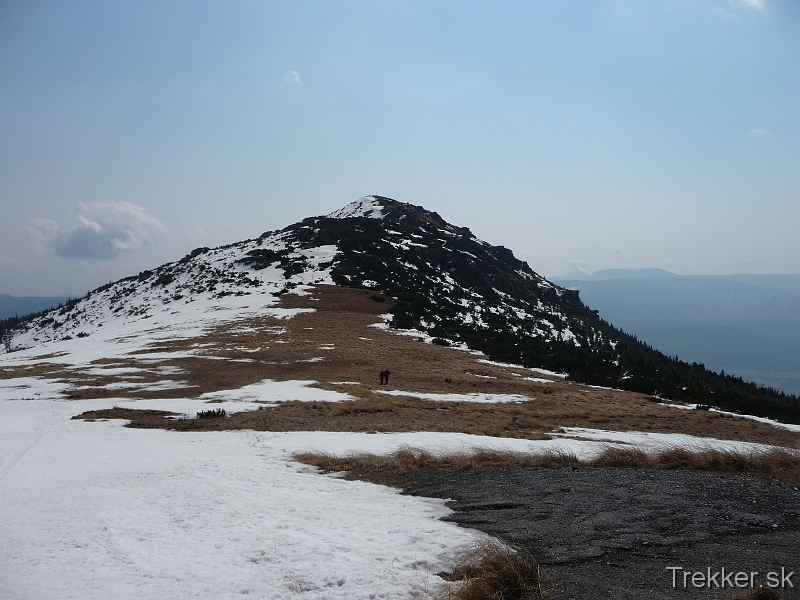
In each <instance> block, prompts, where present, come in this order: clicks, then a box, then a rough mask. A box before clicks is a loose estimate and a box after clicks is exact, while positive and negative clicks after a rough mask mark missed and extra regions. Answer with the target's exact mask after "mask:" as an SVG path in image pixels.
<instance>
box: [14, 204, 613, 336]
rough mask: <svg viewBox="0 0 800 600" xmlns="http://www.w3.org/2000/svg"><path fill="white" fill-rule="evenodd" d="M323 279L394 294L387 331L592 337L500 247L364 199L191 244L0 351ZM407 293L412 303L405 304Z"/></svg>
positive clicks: (256, 298) (267, 298) (261, 300)
mask: <svg viewBox="0 0 800 600" xmlns="http://www.w3.org/2000/svg"><path fill="white" fill-rule="evenodd" d="M365 218H366V219H369V221H365V220H364V219H365ZM334 281H335V282H336V283H338V284H340V285H346V286H357V287H365V288H374V289H376V290H380V291H382V292H383V293H385V294H388V295H391V296H393V297H396V298H398V300H399V303H400V305H401V307H403V306H407V307H408V310H406V311H397V312H395V315H396V316H395V319H396V321H397V323H396V325H399V326H405V327H416V328H419V329H421V330H425V331H428V332H431V333H432V334H442V335H443V338H442V339H444V336H446V337H449V338H450V339H449V340H448V343H450V342H459V341H461V340H460V339H459V338H460V337H461V336H460V335H459V334H458V333H457V332H456V331H450V330H449V329H447V328H446V327H443V322H444V321H445V320H448V321H454V322H457V323H458V324H459V325H461V326H463V327H466V328H467V329H469V330H471V331H474V332H486V331H489V330H491V329H493V328H495V329H496V328H497V327H498V326H503V327H508V328H511V330H513V331H519V332H524V333H525V334H526V335H530V336H536V337H541V338H543V339H546V340H559V341H564V342H569V343H572V344H575V345H576V346H578V345H582V344H592V343H596V342H597V336H590V337H588V338H587V336H586V335H580V334H579V335H577V336H576V333H574V332H573V329H576V328H575V325H576V324H577V325H578V327H577V331H580V332H585V331H586V326H585V325H584V324H583V323H580V322H579V321H576V319H575V318H574V317H572V318H571V317H570V316H568V315H567V314H565V311H564V310H563V309H562V306H561V304H563V303H564V302H565V301H567V300H571V301H572V302H573V303H575V302H576V301H577V295H575V294H574V293H571V292H567V291H565V290H563V289H562V288H559V287H557V286H554V285H553V284H551V283H549V282H547V281H546V280H545V279H544V278H543V277H541V276H539V275H537V274H536V273H534V272H533V271H531V270H530V268H528V266H527V265H526V264H525V263H522V262H520V261H517V260H516V259H514V257H513V255H512V254H511V252H510V251H508V250H506V249H505V248H502V247H494V246H491V245H489V244H487V243H486V242H483V241H481V240H478V239H477V238H475V237H474V236H473V235H472V234H471V233H470V232H469V230H468V229H464V228H457V227H454V226H452V225H450V224H448V223H446V222H445V221H443V220H442V219H441V218H440V217H439V216H438V215H436V214H435V213H430V212H428V211H425V210H424V209H422V208H420V207H414V206H411V205H406V204H401V203H399V202H395V201H393V200H390V199H388V198H381V197H376V196H367V197H364V198H360V199H359V200H357V201H356V202H353V203H352V204H349V205H347V206H345V207H343V208H341V209H339V210H337V211H335V212H333V213H331V214H330V215H328V216H327V217H318V218H312V219H306V220H305V221H303V222H302V223H299V224H297V225H293V226H290V227H287V228H286V229H284V230H282V231H279V232H275V233H271V232H268V233H266V234H264V235H262V236H261V237H259V238H258V239H255V240H247V241H244V242H240V243H237V244H232V245H229V246H223V247H220V248H215V249H209V248H198V249H197V250H194V251H193V252H192V253H191V254H189V255H187V256H186V257H184V258H182V259H181V260H179V261H177V262H174V263H168V264H165V265H163V266H161V267H159V268H157V269H153V270H148V271H143V272H142V273H139V274H138V275H135V276H132V277H127V278H125V279H122V280H120V281H117V282H114V283H111V284H108V285H105V286H102V287H100V288H98V289H96V290H94V291H93V292H91V293H90V294H89V295H88V296H87V297H86V298H83V299H80V300H77V301H73V302H71V303H69V304H68V305H67V306H65V307H62V308H60V309H58V310H53V311H51V312H49V313H47V314H46V315H44V316H42V317H40V318H38V319H35V320H33V321H31V322H30V323H28V324H26V325H25V327H24V328H23V329H22V330H21V331H17V332H14V334H13V335H10V336H8V337H7V339H6V340H5V344H4V349H3V350H4V351H12V350H14V349H18V348H24V347H30V346H34V345H37V344H41V343H45V342H50V341H56V340H65V339H71V338H73V337H87V336H91V335H94V334H96V333H97V332H98V330H99V329H100V328H102V327H108V326H109V325H112V326H115V327H116V326H121V325H126V326H130V325H133V324H134V323H139V324H140V326H141V327H142V328H145V329H153V328H156V327H159V326H163V325H166V324H171V323H174V322H176V321H180V320H181V319H182V318H187V319H193V318H196V317H197V313H198V311H200V312H203V311H208V310H213V308H214V306H218V305H219V304H220V303H223V304H229V305H230V304H234V305H235V304H236V302H233V303H231V301H230V300H228V301H227V302H226V301H224V299H225V298H226V297H236V298H242V297H247V300H246V301H244V302H240V303H239V304H241V305H242V306H245V305H246V306H248V307H250V306H252V305H253V304H256V305H261V306H269V305H270V304H272V303H273V302H274V298H275V297H277V296H279V295H280V294H282V293H285V292H286V291H288V290H291V289H294V288H296V287H297V286H302V285H309V284H320V283H333V282H334ZM411 290H413V291H415V292H416V293H417V294H419V297H415V298H413V300H411V303H410V304H409V293H408V292H409V291H411ZM578 304H579V302H578ZM571 326H572V327H571ZM0 351H2V350H0Z"/></svg>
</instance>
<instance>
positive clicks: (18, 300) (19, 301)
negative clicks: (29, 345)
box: [0, 294, 69, 319]
mask: <svg viewBox="0 0 800 600" xmlns="http://www.w3.org/2000/svg"><path fill="white" fill-rule="evenodd" d="M67 300H69V298H68V297H67V296H11V295H10V294H0V319H8V318H10V317H16V316H19V317H22V316H25V315H28V314H30V313H35V312H39V311H42V310H47V309H48V308H53V307H54V306H58V305H59V304H61V303H63V302H66V301H67Z"/></svg>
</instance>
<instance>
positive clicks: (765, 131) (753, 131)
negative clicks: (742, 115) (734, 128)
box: [750, 127, 769, 135]
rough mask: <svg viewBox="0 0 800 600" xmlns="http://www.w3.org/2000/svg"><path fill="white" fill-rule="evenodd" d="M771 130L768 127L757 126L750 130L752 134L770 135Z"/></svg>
mask: <svg viewBox="0 0 800 600" xmlns="http://www.w3.org/2000/svg"><path fill="white" fill-rule="evenodd" d="M768 134H769V131H767V130H766V129H758V128H757V127H756V128H754V129H751V130H750V135H768Z"/></svg>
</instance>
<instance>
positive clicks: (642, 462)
mask: <svg viewBox="0 0 800 600" xmlns="http://www.w3.org/2000/svg"><path fill="white" fill-rule="evenodd" d="M295 460H297V461H299V462H302V463H304V464H308V465H313V466H315V467H318V468H319V469H320V470H321V471H322V472H323V473H330V472H346V473H347V474H346V476H345V477H346V478H348V479H359V480H364V481H371V482H374V483H381V484H384V485H391V486H394V487H401V488H406V489H408V488H411V487H413V482H414V478H415V476H416V475H418V474H420V473H457V472H462V471H475V472H484V471H489V470H494V469H510V468H531V467H543V468H558V467H589V468H602V467H605V468H624V469H661V470H679V469H684V470H692V471H713V472H717V473H737V474H744V475H751V476H755V477H761V478H765V479H770V480H774V481H777V482H780V483H783V484H786V485H791V486H798V485H800V454H798V453H793V452H788V451H782V450H773V451H770V452H753V453H743V452H733V451H723V450H700V451H695V452H692V451H689V450H684V449H677V448H676V449H670V450H664V451H662V452H655V453H647V452H644V451H642V450H640V449H637V448H608V449H606V450H605V451H604V452H602V453H601V454H599V455H598V456H596V457H594V458H592V459H588V460H584V459H580V458H578V457H577V456H575V455H574V454H570V453H567V452H550V453H544V454H524V453H519V452H503V451H492V450H480V451H477V452H463V453H456V454H449V455H442V456H439V455H435V454H431V453H430V452H426V451H424V450H415V449H403V450H399V451H397V452H395V453H393V454H390V455H388V456H381V455H375V454H357V455H351V456H345V457H335V456H330V455H324V454H312V453H304V454H297V455H295Z"/></svg>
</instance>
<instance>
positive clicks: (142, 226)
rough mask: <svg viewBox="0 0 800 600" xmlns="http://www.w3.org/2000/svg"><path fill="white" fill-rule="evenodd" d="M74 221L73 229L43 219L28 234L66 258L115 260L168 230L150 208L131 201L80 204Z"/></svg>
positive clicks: (36, 222)
mask: <svg viewBox="0 0 800 600" xmlns="http://www.w3.org/2000/svg"><path fill="white" fill-rule="evenodd" d="M75 218H76V221H77V223H76V224H75V225H73V226H72V227H61V226H60V225H59V224H58V223H56V222H55V221H53V220H51V219H40V220H38V221H34V222H33V224H32V225H31V226H30V228H29V232H30V234H31V235H32V237H34V238H35V239H38V240H39V241H41V242H42V243H44V244H46V245H48V246H50V247H51V248H53V249H54V250H55V252H56V254H58V255H59V256H61V257H63V258H91V259H99V260H112V259H114V258H117V257H118V256H119V255H120V254H122V253H123V252H133V251H136V250H139V249H141V248H143V247H144V246H147V245H149V244H150V243H152V241H153V238H154V237H156V236H157V235H159V234H162V233H164V232H165V231H166V228H165V227H164V225H163V224H162V223H161V222H160V221H159V220H158V219H156V218H155V217H154V216H153V215H151V214H150V213H149V212H148V211H147V209H145V208H142V207H141V206H138V205H136V204H131V203H129V202H105V203H101V204H83V203H81V204H78V205H77V206H76V207H75Z"/></svg>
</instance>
